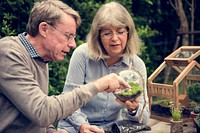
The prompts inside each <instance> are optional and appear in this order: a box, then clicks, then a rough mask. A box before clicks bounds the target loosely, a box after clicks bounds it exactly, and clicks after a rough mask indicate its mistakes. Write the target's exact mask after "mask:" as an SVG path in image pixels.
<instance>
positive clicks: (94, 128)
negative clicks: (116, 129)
mask: <svg viewBox="0 0 200 133" xmlns="http://www.w3.org/2000/svg"><path fill="white" fill-rule="evenodd" d="M140 45H141V40H140V38H139V37H138V34H137V32H136V29H135V25H134V22H133V20H132V17H131V16H130V14H129V13H128V11H127V10H126V9H125V8H124V7H123V6H122V5H121V4H119V3H117V2H110V3H107V4H104V5H103V6H102V7H101V8H100V9H99V10H98V11H97V13H96V15H95V17H94V19H93V23H92V27H91V30H90V33H89V34H88V36H87V43H85V44H82V45H80V46H79V47H78V48H77V49H75V51H74V53H73V55H72V58H71V60H70V65H69V69H68V74H67V77H66V82H65V86H64V90H63V91H64V92H66V91H71V90H73V89H74V88H75V87H76V86H79V85H82V84H87V83H88V82H91V81H94V80H96V79H98V78H100V77H102V76H104V75H107V74H110V73H118V72H119V71H120V70H123V69H128V68H129V67H130V65H131V67H133V68H134V69H135V70H137V71H138V72H139V73H140V74H141V75H142V78H143V79H144V84H145V86H144V88H143V89H144V91H143V92H144V94H142V95H141V96H140V97H139V98H137V99H135V101H132V102H131V101H126V102H122V101H120V100H119V99H116V97H115V96H114V95H113V93H99V94H97V95H96V96H95V97H94V98H92V99H91V100H90V101H89V102H88V103H87V104H85V105H84V106H83V107H81V108H80V109H79V110H77V111H76V112H75V113H73V114H72V115H71V116H69V117H67V118H66V119H63V120H62V121H60V122H59V124H58V128H60V129H64V130H67V131H68V132H70V133H76V132H77V133H78V132H81V133H82V132H95V133H96V132H98V133H100V132H103V130H102V128H104V129H106V128H108V127H109V126H110V125H111V124H113V122H115V121H117V120H119V119H120V118H121V117H120V116H121V112H122V108H124V107H125V108H126V114H127V115H126V116H127V118H128V119H130V120H133V121H139V116H140V114H141V112H142V110H143V113H142V114H143V116H142V118H143V119H142V122H143V123H147V121H148V118H149V116H150V112H149V104H148V96H147V90H146V80H147V75H146V74H147V73H146V67H145V64H144V62H143V61H142V60H141V59H140V58H139V57H138V56H137V54H138V53H139V52H140ZM144 96H145V99H144ZM116 101H117V102H116ZM145 103H146V104H145ZM144 104H145V106H144V109H143V105H144ZM66 106H67V105H66Z"/></svg>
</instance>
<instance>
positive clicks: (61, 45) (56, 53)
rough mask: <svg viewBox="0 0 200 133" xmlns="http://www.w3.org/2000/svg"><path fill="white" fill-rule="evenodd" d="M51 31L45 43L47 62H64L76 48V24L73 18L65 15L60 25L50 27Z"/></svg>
mask: <svg viewBox="0 0 200 133" xmlns="http://www.w3.org/2000/svg"><path fill="white" fill-rule="evenodd" d="M48 28H49V29H50V30H49V32H48V35H47V37H46V41H45V42H44V43H45V45H44V47H45V51H46V54H45V56H44V57H43V58H44V59H45V60H53V61H60V60H63V59H64V57H65V56H66V54H67V52H69V51H70V49H71V48H75V47H76V42H75V40H74V37H75V34H76V22H75V20H74V18H73V17H71V16H70V15H68V14H63V15H62V17H61V21H60V23H58V24H56V25H55V26H52V25H48Z"/></svg>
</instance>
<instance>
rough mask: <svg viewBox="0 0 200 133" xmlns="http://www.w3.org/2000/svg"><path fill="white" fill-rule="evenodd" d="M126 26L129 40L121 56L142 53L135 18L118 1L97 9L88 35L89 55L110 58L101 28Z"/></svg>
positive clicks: (95, 58)
mask: <svg viewBox="0 0 200 133" xmlns="http://www.w3.org/2000/svg"><path fill="white" fill-rule="evenodd" d="M108 26H114V27H116V28H118V27H126V28H127V29H128V40H127V45H126V48H125V51H124V53H123V54H122V55H121V56H132V55H134V54H139V53H140V47H141V44H142V41H141V40H140V38H139V36H138V34H137V32H136V29H135V24H134V22H133V19H132V17H131V15H130V14H129V12H128V11H127V10H126V8H124V7H123V6H122V5H121V4H119V3H117V2H110V3H106V4H104V5H102V6H101V8H100V9H99V10H98V11H97V13H96V15H95V17H94V19H93V22H92V27H91V29H90V32H89V34H88V36H87V43H88V46H89V57H90V58H91V59H94V60H98V59H101V58H108V55H107V54H106V52H105V50H104V48H103V45H102V43H101V39H100V34H99V33H100V30H101V29H102V28H104V27H108Z"/></svg>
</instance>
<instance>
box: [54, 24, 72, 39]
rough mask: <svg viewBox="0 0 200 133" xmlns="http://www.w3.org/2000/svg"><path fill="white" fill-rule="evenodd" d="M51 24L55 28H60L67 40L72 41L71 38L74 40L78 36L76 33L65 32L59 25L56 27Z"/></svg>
mask: <svg viewBox="0 0 200 133" xmlns="http://www.w3.org/2000/svg"><path fill="white" fill-rule="evenodd" d="M50 26H52V27H53V28H55V29H57V30H59V31H60V32H61V33H62V34H63V35H64V36H65V37H66V39H67V41H71V40H73V39H75V38H76V36H75V35H73V34H70V33H68V32H65V31H63V30H61V29H60V28H58V27H56V26H53V25H50Z"/></svg>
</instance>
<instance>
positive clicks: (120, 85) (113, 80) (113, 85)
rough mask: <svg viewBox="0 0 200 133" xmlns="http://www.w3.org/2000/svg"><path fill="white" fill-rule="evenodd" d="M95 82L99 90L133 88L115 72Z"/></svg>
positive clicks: (108, 90) (109, 90)
mask: <svg viewBox="0 0 200 133" xmlns="http://www.w3.org/2000/svg"><path fill="white" fill-rule="evenodd" d="M94 84H95V85H96V87H97V88H98V90H99V92H103V91H106V92H114V91H115V90H116V89H124V88H131V86H130V85H129V84H128V83H127V82H126V81H125V80H124V79H123V78H121V77H119V76H118V75H117V74H114V73H112V74H109V75H106V76H104V77H102V78H100V79H98V80H96V81H94Z"/></svg>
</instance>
